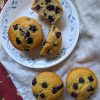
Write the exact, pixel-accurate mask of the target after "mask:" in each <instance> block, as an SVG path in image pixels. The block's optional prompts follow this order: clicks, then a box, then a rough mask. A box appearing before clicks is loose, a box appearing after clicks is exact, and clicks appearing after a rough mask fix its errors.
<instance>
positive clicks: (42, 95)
mask: <svg viewBox="0 0 100 100" xmlns="http://www.w3.org/2000/svg"><path fill="white" fill-rule="evenodd" d="M63 91H64V86H63V82H62V80H61V78H60V77H59V76H58V75H57V74H55V73H53V72H42V73H40V74H38V75H37V76H36V77H35V78H34V79H33V81H32V92H33V95H34V96H35V97H36V99H37V100H59V98H60V97H61V96H62V94H63Z"/></svg>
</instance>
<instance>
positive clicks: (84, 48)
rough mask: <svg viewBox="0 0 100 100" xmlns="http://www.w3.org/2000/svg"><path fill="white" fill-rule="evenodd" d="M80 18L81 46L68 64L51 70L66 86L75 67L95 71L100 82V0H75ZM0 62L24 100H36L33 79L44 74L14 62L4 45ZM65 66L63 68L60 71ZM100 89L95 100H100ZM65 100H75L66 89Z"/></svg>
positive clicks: (79, 43)
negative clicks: (32, 86)
mask: <svg viewBox="0 0 100 100" xmlns="http://www.w3.org/2000/svg"><path fill="white" fill-rule="evenodd" d="M72 2H73V3H74V5H75V7H76V9H77V11H78V14H79V18H80V38H79V41H78V44H77V46H76V48H75V50H74V51H73V53H72V54H71V56H70V57H69V60H68V59H67V60H66V61H65V62H63V63H61V64H59V65H58V66H57V67H55V68H52V69H48V70H51V71H52V70H53V71H55V72H56V73H57V74H59V75H60V76H61V77H62V79H63V81H64V83H65V79H66V75H67V73H68V71H69V70H70V69H71V68H72V67H76V66H78V67H81V66H87V67H88V68H90V69H91V70H93V71H94V72H95V73H96V75H97V77H98V79H99V82H100V78H99V77H100V0H72ZM0 61H1V62H2V64H3V65H4V66H5V68H6V69H7V70H8V72H9V73H10V75H11V78H12V80H13V82H14V83H15V85H16V87H17V89H18V90H19V92H20V93H21V95H22V96H23V98H24V100H35V98H34V97H33V94H32V91H31V82H32V79H33V77H34V76H35V75H36V74H37V73H38V72H41V71H45V70H34V69H29V68H26V67H23V66H21V65H19V64H17V63H16V62H14V61H13V60H12V59H11V58H10V57H9V56H8V55H7V54H6V53H5V51H4V50H3V48H2V46H1V44H0ZM60 66H61V67H60ZM99 94H100V86H99V88H98V91H97V93H96V94H95V95H94V97H93V100H99V99H100V95H99ZM62 100H72V98H71V97H70V96H69V95H68V94H67V91H66V89H65V92H64V98H63V99H62Z"/></svg>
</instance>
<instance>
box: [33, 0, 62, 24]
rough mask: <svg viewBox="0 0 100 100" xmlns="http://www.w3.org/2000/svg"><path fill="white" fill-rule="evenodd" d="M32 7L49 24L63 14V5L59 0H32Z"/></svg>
mask: <svg viewBox="0 0 100 100" xmlns="http://www.w3.org/2000/svg"><path fill="white" fill-rule="evenodd" d="M32 9H33V10H34V11H35V12H37V13H38V14H39V15H40V16H42V17H43V18H44V19H46V20H48V21H49V22H50V23H51V24H54V23H55V22H56V21H57V20H58V19H59V18H60V17H61V15H62V14H63V7H62V5H61V4H60V1H59V0H34V2H33V5H32Z"/></svg>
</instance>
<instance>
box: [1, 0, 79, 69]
mask: <svg viewBox="0 0 100 100" xmlns="http://www.w3.org/2000/svg"><path fill="white" fill-rule="evenodd" d="M65 1H67V2H68V3H70V4H71V7H73V9H74V12H75V14H76V16H77V37H76V38H75V41H74V43H73V46H72V47H71V50H70V51H69V52H68V53H67V54H65V55H64V56H63V57H62V58H60V59H58V60H57V61H56V62H54V63H52V64H50V65H46V67H44V66H45V65H41V67H38V65H34V67H33V66H32V67H31V66H30V65H26V64H24V63H23V64H22V63H20V62H19V61H18V60H17V59H15V57H13V56H11V55H12V54H10V53H8V51H7V50H6V47H5V46H4V45H3V43H2V42H1V44H2V47H3V49H4V51H5V52H6V53H7V54H8V56H10V57H11V58H12V60H14V61H15V62H16V63H18V64H20V65H22V66H25V67H27V68H33V69H46V68H50V67H53V66H55V65H58V64H60V63H61V62H63V61H64V60H65V59H67V58H68V57H69V56H70V55H71V53H72V52H73V50H74V49H75V47H76V45H77V42H78V39H79V17H78V13H77V11H76V9H75V6H74V4H73V3H72V2H71V1H70V0H65ZM10 2H11V1H10V0H8V1H7V3H6V5H5V6H4V8H3V9H2V11H1V13H0V19H1V20H2V17H1V15H2V13H3V11H5V8H6V7H7V6H8V4H9V3H10ZM1 30H2V28H1V29H0V33H1V35H2V31H1ZM0 40H1V41H2V36H0Z"/></svg>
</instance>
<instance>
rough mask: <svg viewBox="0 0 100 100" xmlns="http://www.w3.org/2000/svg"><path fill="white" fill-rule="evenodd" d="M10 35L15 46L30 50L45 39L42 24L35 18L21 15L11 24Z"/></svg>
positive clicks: (22, 49)
mask: <svg viewBox="0 0 100 100" xmlns="http://www.w3.org/2000/svg"><path fill="white" fill-rule="evenodd" d="M8 36H9V39H10V41H11V43H12V44H13V46H14V47H15V48H17V49H19V50H21V51H30V50H33V49H34V48H37V47H38V46H39V45H40V44H41V42H42V40H43V31H42V26H41V25H40V24H39V22H38V21H37V20H35V19H32V18H29V17H20V18H18V19H17V20H15V21H14V22H13V23H12V24H11V25H10V27H9V30H8Z"/></svg>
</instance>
